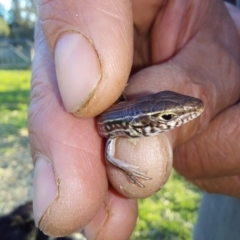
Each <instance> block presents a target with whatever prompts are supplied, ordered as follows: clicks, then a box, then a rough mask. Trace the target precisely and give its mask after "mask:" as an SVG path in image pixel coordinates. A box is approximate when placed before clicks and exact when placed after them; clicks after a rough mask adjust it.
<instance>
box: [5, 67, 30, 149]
mask: <svg viewBox="0 0 240 240" xmlns="http://www.w3.org/2000/svg"><path fill="white" fill-rule="evenodd" d="M30 74H31V73H30V71H29V70H23V71H8V70H0V136H1V141H0V153H5V154H6V153H10V152H12V151H15V149H14V147H13V146H14V144H15V142H14V141H15V140H16V139H19V137H20V139H24V140H23V141H22V142H20V143H22V144H24V145H25V144H26V136H25V137H24V138H21V136H22V135H26V131H27V108H28V103H29V89H30Z"/></svg>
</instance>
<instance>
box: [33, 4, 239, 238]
mask: <svg viewBox="0 0 240 240" xmlns="http://www.w3.org/2000/svg"><path fill="white" fill-rule="evenodd" d="M131 4H132V5H131ZM37 7H38V14H39V21H38V23H37V25H36V34H35V39H36V41H35V51H36V52H35V53H36V54H35V58H34V62H33V75H32V94H31V104H30V108H29V133H30V134H29V140H30V144H31V149H32V156H33V159H34V162H35V173H34V199H33V201H34V215H35V220H36V223H37V224H38V226H39V227H40V228H41V229H42V230H43V231H44V232H45V233H46V234H49V235H58V236H63V235H67V234H69V233H71V232H74V231H77V230H78V229H80V228H81V227H83V226H85V225H86V227H85V233H86V235H87V236H88V239H105V240H107V239H128V238H129V236H130V235H131V233H132V231H133V228H134V226H135V223H136V220H137V203H136V201H135V200H131V199H127V198H124V197H122V196H121V195H120V194H118V193H116V192H115V191H114V190H113V189H112V188H111V187H109V186H108V181H107V177H106V170H105V164H104V140H103V139H101V138H100V136H99V135H98V133H97V130H96V125H95V122H94V119H93V118H81V117H93V116H96V115H97V114H99V113H100V112H102V111H103V110H104V109H106V108H107V107H109V106H110V105H112V104H113V103H114V101H115V100H116V99H117V98H118V97H119V95H120V94H121V92H122V91H123V89H124V88H125V86H126V82H127V81H128V76H129V73H130V71H131V70H132V73H133V74H132V75H131V77H130V79H129V84H128V85H127V87H126V90H125V93H126V95H127V96H128V97H129V98H134V97H137V96H140V95H144V94H146V93H149V92H158V91H162V90H173V91H176V92H179V93H183V94H187V95H191V96H195V97H199V98H200V99H202V100H203V101H204V103H205V106H206V108H205V112H204V114H203V115H202V116H201V117H200V118H198V119H197V120H195V121H193V122H192V123H189V124H187V125H185V126H184V127H182V128H179V129H176V130H174V131H171V132H170V133H169V134H167V135H166V136H167V138H168V139H169V141H170V142H171V144H172V147H173V149H174V159H173V161H174V163H173V164H174V167H175V168H176V170H177V171H178V172H179V173H180V174H182V175H183V176H185V177H186V178H188V179H190V180H191V181H193V182H194V183H195V184H197V185H198V186H199V187H201V188H202V189H204V190H207V191H209V192H218V193H223V194H228V195H231V196H235V197H240V191H239V189H240V181H239V173H240V167H239V164H238V160H239V157H238V155H239V154H238V151H239V142H240V141H239V140H240V139H239V138H240V137H239V136H240V134H239V131H240V130H239V121H240V120H239V114H240V108H239V104H237V102H238V100H239V95H240V90H239V89H240V69H239V63H240V51H239V50H240V49H239V46H240V44H239V39H238V35H237V34H238V33H237V29H236V28H235V25H234V22H233V21H232V19H231V17H230V15H229V10H230V13H231V14H232V18H233V19H234V21H235V22H236V24H237V21H238V19H239V12H238V10H236V9H235V8H232V7H229V10H227V8H226V6H225V5H224V3H223V2H222V1H221V0H192V1H187V0H182V1H174V0H168V1H167V0H165V1H164V0H162V1H161V0H158V1H157V0H150V1H143V0H136V1H132V3H130V2H129V1H127V0H125V1H122V0H121V1H111V0H102V1H84V0H81V1H80V0H73V1H64V0H59V1H54V0H53V1H47V0H45V1H44V0H38V1H37ZM143 12H144V14H142V13H143ZM238 22H239V21H238ZM133 23H134V27H135V28H134V31H133V29H132V25H133ZM237 27H238V28H239V26H238V25H237ZM133 39H134V45H133V44H132V43H133ZM132 59H133V64H132ZM66 110H67V111H66ZM71 112H75V115H76V116H78V117H79V118H76V117H74V116H73V115H72V114H70V113H71ZM159 138H161V136H159ZM121 141H125V146H127V144H129V143H128V141H127V140H126V139H123V140H121ZM149 141H151V140H149ZM125 146H124V144H121V145H120V147H121V149H120V148H118V145H117V150H118V151H119V152H125ZM144 146H145V152H146V156H147V152H148V151H149V149H151V148H153V147H154V146H153V145H151V144H149V145H148V144H145V145H144ZM162 148H163V150H164V149H165V146H162ZM152 150H153V151H154V149H152ZM130 151H131V150H130ZM128 155H129V156H133V155H134V154H129V153H128ZM143 157H144V156H143ZM156 157H157V156H156ZM130 160H131V159H130ZM153 168H154V166H153ZM116 231H117V232H118V235H117V236H116V234H115V232H116Z"/></svg>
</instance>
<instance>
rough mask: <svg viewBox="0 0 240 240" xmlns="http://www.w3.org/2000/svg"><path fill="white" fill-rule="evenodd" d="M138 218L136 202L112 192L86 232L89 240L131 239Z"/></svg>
mask: <svg viewBox="0 0 240 240" xmlns="http://www.w3.org/2000/svg"><path fill="white" fill-rule="evenodd" d="M137 216H138V209H137V202H136V200H133V199H127V198H124V197H122V196H120V195H119V194H117V193H116V192H114V191H113V192H112V191H110V192H109V195H108V197H107V199H106V201H105V203H104V205H103V206H102V208H101V210H100V211H99V212H98V214H97V216H96V217H95V218H94V219H93V220H92V221H91V223H89V224H88V225H87V226H86V227H85V228H84V232H85V235H86V237H87V239H105V240H108V239H109V240H111V239H129V238H130V236H131V234H132V232H133V229H134V227H135V224H136V221H137ZM116 231H117V235H116Z"/></svg>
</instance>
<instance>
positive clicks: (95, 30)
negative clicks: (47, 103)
mask: <svg viewBox="0 0 240 240" xmlns="http://www.w3.org/2000/svg"><path fill="white" fill-rule="evenodd" d="M38 11H39V20H40V22H41V24H42V28H43V31H44V34H45V38H46V41H47V44H48V46H49V48H50V51H51V52H52V53H53V55H54V59H55V67H56V75H57V81H58V86H59V91H60V94H61V97H62V101H63V104H64V106H65V108H66V110H67V111H68V112H74V113H75V114H76V115H77V116H87V117H90V116H94V115H97V114H99V113H100V112H102V111H103V110H104V109H106V108H107V107H109V106H110V105H111V104H112V103H113V102H114V101H115V100H116V99H117V98H118V97H119V95H120V94H121V93H122V92H123V89H124V87H125V84H126V82H127V79H128V75H129V72H130V68H131V64H132V55H133V41H132V39H133V27H132V13H131V7H130V2H129V1H126V0H125V1H109V0H104V1H97V2H96V1H78V0H73V1H64V0H62V1H58V4H56V3H53V2H49V3H46V2H45V1H43V0H39V2H38ZM100 82H101V84H99V83H100ZM113 86H114V87H113Z"/></svg>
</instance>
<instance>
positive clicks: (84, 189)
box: [29, 25, 108, 236]
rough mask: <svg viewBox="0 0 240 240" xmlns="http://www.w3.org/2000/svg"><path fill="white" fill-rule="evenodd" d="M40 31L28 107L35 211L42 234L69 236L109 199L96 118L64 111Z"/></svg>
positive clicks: (38, 32) (39, 31)
mask: <svg viewBox="0 0 240 240" xmlns="http://www.w3.org/2000/svg"><path fill="white" fill-rule="evenodd" d="M36 35H37V36H36V41H35V45H36V46H35V50H36V51H35V58H34V61H33V66H32V70H33V76H32V93H31V104H30V107H29V141H30V145H31V151H32V157H33V159H34V161H35V170H34V197H33V208H34V216H35V221H36V225H38V226H39V228H40V229H42V230H43V232H44V233H46V234H48V235H55V236H56V235H57V236H65V235H68V234H70V233H72V232H74V231H77V230H79V229H80V228H82V227H83V226H85V225H86V224H87V223H89V222H90V220H91V219H92V218H93V217H94V216H95V214H96V213H97V212H98V211H99V209H100V207H101V206H102V203H103V201H104V199H105V196H106V192H107V186H108V182H107V178H106V173H105V166H104V163H103V162H104V159H103V154H102V152H103V144H102V141H101V139H100V137H99V135H98V134H97V131H96V126H95V122H94V120H93V119H77V118H75V117H74V116H72V115H71V114H68V113H66V111H65V110H64V108H63V106H62V102H61V99H60V96H59V92H58V89H57V86H56V85H57V84H56V77H55V74H54V64H53V62H52V58H51V55H50V53H49V50H48V48H47V46H46V43H45V41H44V37H43V34H42V32H41V28H40V27H39V25H38V26H37V28H36Z"/></svg>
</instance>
